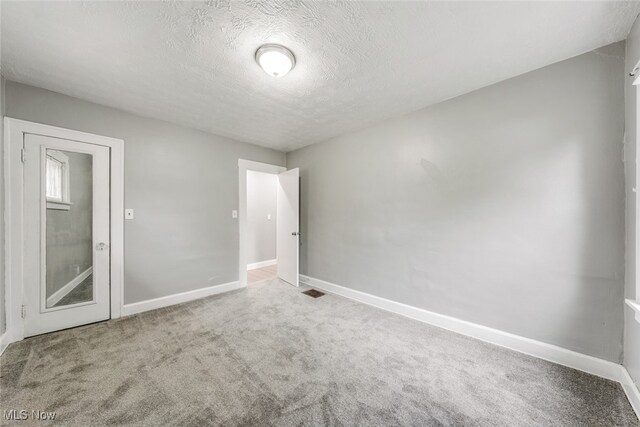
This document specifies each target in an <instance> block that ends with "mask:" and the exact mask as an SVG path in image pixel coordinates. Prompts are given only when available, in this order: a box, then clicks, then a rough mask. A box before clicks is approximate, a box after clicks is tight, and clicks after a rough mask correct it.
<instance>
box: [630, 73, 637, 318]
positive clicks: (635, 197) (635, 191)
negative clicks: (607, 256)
mask: <svg viewBox="0 0 640 427" xmlns="http://www.w3.org/2000/svg"><path fill="white" fill-rule="evenodd" d="M638 67H640V61H638V64H636V68H634V71H636V70H638ZM633 84H634V85H638V84H640V76H637V77H636V80H635V82H634V83H633ZM634 143H635V146H636V147H640V86H637V88H636V140H635V141H634ZM639 156H640V152H639V151H638V150H636V158H635V159H634V160H635V168H636V182H635V187H634V188H633V191H634V193H635V194H634V198H633V199H634V202H635V205H634V206H635V216H636V227H635V228H636V230H635V231H636V235H635V244H636V245H635V249H636V259H635V271H636V272H638V271H640V250H638V249H640V227H638V225H639V224H640V204H639V201H638V191H640V173H638V170H637V169H638V166H640V162H639V161H638V157H639ZM635 278H636V283H635V285H636V286H635V293H636V294H635V296H634V297H632V296H631V295H629V297H630V298H635V300H636V302H637V303H640V275H638V274H636V275H635ZM638 319H639V316H638V314H637V312H636V320H638ZM639 321H640V320H639Z"/></svg>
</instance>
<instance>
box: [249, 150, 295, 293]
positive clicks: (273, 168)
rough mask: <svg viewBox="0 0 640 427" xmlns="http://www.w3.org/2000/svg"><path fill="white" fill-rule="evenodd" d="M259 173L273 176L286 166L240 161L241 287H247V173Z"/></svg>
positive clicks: (282, 170) (283, 170) (284, 169)
mask: <svg viewBox="0 0 640 427" xmlns="http://www.w3.org/2000/svg"><path fill="white" fill-rule="evenodd" d="M248 170H252V171H258V172H266V173H273V174H280V173H282V172H285V171H286V170H287V168H285V167H284V166H277V165H270V164H268V163H260V162H254V161H252V160H245V159H238V232H239V236H240V240H239V256H238V261H239V263H238V281H239V282H240V286H241V287H244V286H247V253H246V243H245V240H246V234H247V231H246V230H247V171H248Z"/></svg>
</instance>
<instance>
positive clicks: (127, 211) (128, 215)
mask: <svg viewBox="0 0 640 427" xmlns="http://www.w3.org/2000/svg"><path fill="white" fill-rule="evenodd" d="M124 219H133V209H125V210H124Z"/></svg>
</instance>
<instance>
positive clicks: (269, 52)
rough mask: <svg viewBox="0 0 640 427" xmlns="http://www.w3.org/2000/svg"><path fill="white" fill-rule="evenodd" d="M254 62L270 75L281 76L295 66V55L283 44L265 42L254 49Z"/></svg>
mask: <svg viewBox="0 0 640 427" xmlns="http://www.w3.org/2000/svg"><path fill="white" fill-rule="evenodd" d="M256 62H257V63H258V65H260V66H261V67H262V69H263V70H264V71H265V73H267V74H269V75H270V76H273V77H282V76H284V75H285V74H287V73H288V72H289V71H291V69H292V68H293V67H295V65H296V57H295V56H293V52H291V51H290V50H289V49H287V48H286V47H284V46H281V45H279V44H265V45H262V46H260V47H259V48H258V50H257V51H256Z"/></svg>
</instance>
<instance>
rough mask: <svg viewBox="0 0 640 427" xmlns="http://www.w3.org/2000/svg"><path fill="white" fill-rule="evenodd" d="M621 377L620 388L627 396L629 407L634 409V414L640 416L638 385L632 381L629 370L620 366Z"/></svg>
mask: <svg viewBox="0 0 640 427" xmlns="http://www.w3.org/2000/svg"><path fill="white" fill-rule="evenodd" d="M622 370H623V373H622V379H621V380H620V383H621V384H622V388H623V389H624V392H625V393H626V394H627V398H629V403H631V407H632V408H633V410H634V411H636V415H637V416H638V418H640V390H638V386H636V384H635V383H634V382H633V379H632V378H631V375H629V372H628V371H627V370H626V369H624V367H623V368H622Z"/></svg>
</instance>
